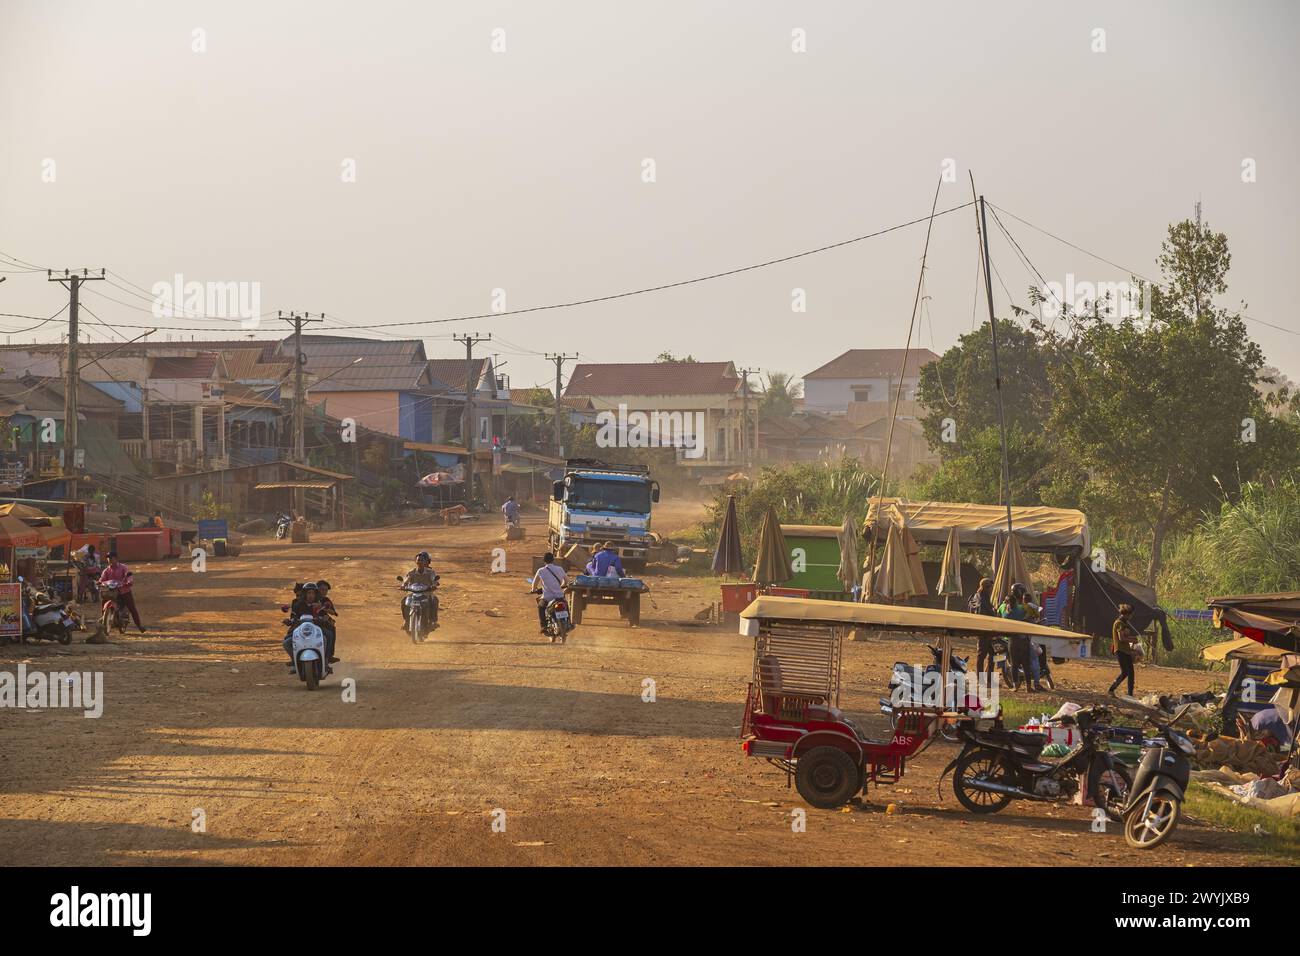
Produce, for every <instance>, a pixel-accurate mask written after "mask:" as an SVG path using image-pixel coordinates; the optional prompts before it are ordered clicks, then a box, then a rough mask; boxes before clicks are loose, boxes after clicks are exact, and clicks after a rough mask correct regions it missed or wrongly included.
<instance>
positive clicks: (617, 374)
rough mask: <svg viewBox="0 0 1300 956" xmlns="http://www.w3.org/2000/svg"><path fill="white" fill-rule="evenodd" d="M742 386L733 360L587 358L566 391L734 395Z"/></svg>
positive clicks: (576, 367)
mask: <svg viewBox="0 0 1300 956" xmlns="http://www.w3.org/2000/svg"><path fill="white" fill-rule="evenodd" d="M739 388H740V378H739V376H737V375H736V369H735V366H733V365H732V363H730V362H620V363H612V364H599V365H597V364H592V363H586V362H584V363H581V364H579V365H576V366H574V369H573V374H572V375H571V376H570V377H569V385H568V387H567V388H566V389H565V390H564V394H565V396H566V397H567V396H570V395H574V396H576V395H603V396H609V397H618V396H625V395H731V394H733V393H734V392H736V391H737V390H738V389H739Z"/></svg>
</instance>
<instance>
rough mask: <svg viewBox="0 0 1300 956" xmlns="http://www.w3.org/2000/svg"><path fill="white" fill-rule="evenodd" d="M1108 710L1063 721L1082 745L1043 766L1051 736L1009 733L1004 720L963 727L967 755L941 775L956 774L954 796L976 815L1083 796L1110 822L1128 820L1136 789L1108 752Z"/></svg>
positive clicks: (1090, 711)
mask: <svg viewBox="0 0 1300 956" xmlns="http://www.w3.org/2000/svg"><path fill="white" fill-rule="evenodd" d="M1110 716H1111V715H1110V711H1109V710H1108V709H1107V708H1105V707H1100V706H1097V707H1085V708H1083V709H1081V710H1079V711H1077V712H1075V713H1074V714H1069V715H1065V716H1062V717H1060V718H1059V720H1058V722H1059V723H1060V724H1061V725H1062V726H1065V727H1078V729H1079V731H1080V740H1079V742H1078V743H1076V744H1075V745H1074V746H1073V747H1071V748H1070V751H1069V752H1068V753H1067V754H1066V755H1065V756H1064V757H1061V758H1060V759H1059V760H1043V759H1042V758H1041V754H1042V751H1043V747H1044V746H1045V745H1046V743H1047V735H1046V734H1039V733H1029V732H1022V731H1018V730H1007V729H1005V728H1004V727H1003V726H1002V719H1001V716H1000V715H999V716H998V717H997V718H995V719H994V720H993V721H992V725H991V726H989V723H990V722H989V721H985V720H979V719H974V718H971V719H967V720H965V721H963V722H962V724H961V736H962V738H963V739H964V740H965V745H964V746H963V747H962V751H961V753H960V754H958V755H957V757H956V759H954V760H953V761H952V763H950V764H948V766H947V767H945V768H944V770H943V773H942V774H940V775H939V780H940V782H942V781H943V778H944V777H946V776H947V775H948V774H949V772H952V771H954V770H955V773H954V774H953V792H954V793H956V795H957V800H958V802H960V803H961V805H962V806H964V807H965V808H966V809H967V810H969V811H970V812H971V813H997V812H998V811H999V810H1002V809H1004V808H1005V807H1006V806H1007V805H1008V804H1009V803H1011V801H1012V800H1036V801H1041V802H1045V803H1060V802H1063V801H1068V800H1072V799H1074V797H1075V795H1076V794H1078V793H1079V792H1080V791H1081V790H1082V791H1083V793H1084V794H1086V795H1087V796H1088V798H1089V799H1091V800H1092V804H1093V806H1095V807H1100V808H1101V809H1102V810H1103V811H1104V812H1105V814H1106V816H1107V817H1109V818H1110V819H1111V820H1114V821H1116V822H1119V821H1120V820H1121V819H1123V813H1124V807H1125V801H1126V800H1127V799H1128V795H1129V793H1131V792H1132V789H1133V777H1132V774H1131V773H1130V772H1129V770H1128V768H1127V767H1125V766H1124V764H1122V763H1121V762H1119V761H1118V760H1116V759H1115V758H1114V756H1113V755H1112V754H1111V753H1110V752H1109V750H1108V749H1107V732H1108V728H1107V727H1105V724H1106V722H1107V721H1109V720H1110Z"/></svg>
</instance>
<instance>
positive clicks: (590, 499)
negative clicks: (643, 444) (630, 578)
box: [547, 458, 659, 573]
mask: <svg viewBox="0 0 1300 956" xmlns="http://www.w3.org/2000/svg"><path fill="white" fill-rule="evenodd" d="M658 500H659V483H658V482H657V481H654V480H652V479H651V478H650V469H649V468H647V467H645V466H643V465H611V464H606V463H605V462H602V461H597V460H595V459H591V458H570V459H569V460H568V462H567V463H566V465H565V469H564V477H563V478H562V479H560V480H559V481H557V482H555V484H554V485H553V486H552V489H551V504H550V514H549V528H548V532H547V535H548V544H549V546H550V550H551V551H553V552H555V555H556V556H557V557H559V558H561V559H563V558H564V557H565V556H566V555H567V554H568V552H569V551H570V550H571V549H572V548H573V547H574V546H575V545H577V546H580V547H582V548H583V549H585V550H587V551H590V550H592V549H594V548H595V547H596V546H597V545H600V544H601V543H603V542H606V541H608V542H609V543H610V544H612V545H613V546H614V547H615V548H616V549H618V554H619V557H620V558H622V560H623V567H624V569H625V570H626V571H627V572H628V573H632V572H635V571H640V570H642V569H644V568H645V565H646V560H647V558H648V556H649V550H650V543H651V541H650V509H651V506H652V505H653V504H654V503H655V502H656V501H658Z"/></svg>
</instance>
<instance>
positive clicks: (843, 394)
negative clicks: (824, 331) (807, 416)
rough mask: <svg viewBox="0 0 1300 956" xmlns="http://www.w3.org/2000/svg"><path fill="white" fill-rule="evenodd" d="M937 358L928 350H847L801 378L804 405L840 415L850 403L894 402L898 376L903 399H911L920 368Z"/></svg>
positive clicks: (811, 409) (913, 395)
mask: <svg viewBox="0 0 1300 956" xmlns="http://www.w3.org/2000/svg"><path fill="white" fill-rule="evenodd" d="M904 356H906V361H905V360H904ZM938 360H939V356H937V355H935V354H934V353H933V352H931V351H930V350H929V349H849V350H848V351H847V352H844V353H843V354H842V355H840V356H839V357H837V358H834V359H831V361H829V362H827V363H826V364H825V365H823V366H821V368H818V369H814V370H813V371H811V372H809V373H808V374H807V375H805V376H804V377H803V394H804V403H805V407H806V408H808V409H809V410H810V411H818V412H830V413H833V414H840V413H843V412H846V411H848V407H849V404H850V403H851V402H882V401H893V399H894V393H895V390H896V389H897V388H898V380H899V377H900V375H901V377H902V380H903V399H904V401H910V400H912V399H914V398H915V397H916V387H917V385H918V384H919V383H920V380H921V367H922V366H924V365H928V364H930V363H931V362H937V361H938Z"/></svg>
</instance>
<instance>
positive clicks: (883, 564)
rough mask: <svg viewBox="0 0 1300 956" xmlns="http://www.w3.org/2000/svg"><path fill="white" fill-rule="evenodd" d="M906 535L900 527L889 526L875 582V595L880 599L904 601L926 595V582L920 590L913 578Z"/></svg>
mask: <svg viewBox="0 0 1300 956" xmlns="http://www.w3.org/2000/svg"><path fill="white" fill-rule="evenodd" d="M904 534H905V531H904V529H902V528H900V527H899V526H898V525H890V526H889V534H888V535H887V536H886V537H885V551H884V555H883V556H882V557H881V559H880V568H879V572H878V573H877V574H876V580H875V593H876V594H877V595H879V596H880V597H883V598H891V599H893V600H902V599H904V598H908V597H911V596H912V595H914V594H924V593H925V584H924V582H922V584H921V587H920V589H919V590H918V588H917V586H916V582H915V581H914V580H913V578H912V562H911V560H910V559H909V557H908V554H907V543H906V542H905V540H904Z"/></svg>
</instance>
